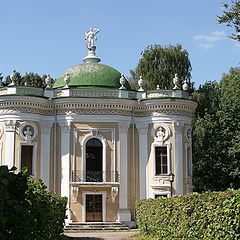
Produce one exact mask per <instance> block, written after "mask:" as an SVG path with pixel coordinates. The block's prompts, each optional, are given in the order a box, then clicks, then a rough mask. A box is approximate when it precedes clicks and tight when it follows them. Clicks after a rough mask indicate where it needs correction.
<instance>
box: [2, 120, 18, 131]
mask: <svg viewBox="0 0 240 240" xmlns="http://www.w3.org/2000/svg"><path fill="white" fill-rule="evenodd" d="M4 122H5V127H6V128H5V129H6V132H14V131H15V129H16V120H6V121H4Z"/></svg>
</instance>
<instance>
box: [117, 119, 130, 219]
mask: <svg viewBox="0 0 240 240" xmlns="http://www.w3.org/2000/svg"><path fill="white" fill-rule="evenodd" d="M129 125H130V124H129V123H128V122H120V123H118V129H119V151H118V159H119V164H120V189H119V210H118V221H119V222H129V221H131V213H130V212H129V210H128V184H129V183H128V141H127V140H128V128H129Z"/></svg>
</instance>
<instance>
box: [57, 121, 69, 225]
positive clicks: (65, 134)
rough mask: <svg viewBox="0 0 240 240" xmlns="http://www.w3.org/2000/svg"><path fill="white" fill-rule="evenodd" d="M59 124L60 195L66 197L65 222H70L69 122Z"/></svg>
mask: <svg viewBox="0 0 240 240" xmlns="http://www.w3.org/2000/svg"><path fill="white" fill-rule="evenodd" d="M59 125H60V127H61V196H62V197H67V198H68V203H67V211H66V215H67V219H66V222H70V221H71V213H70V209H69V201H70V199H69V198H70V186H69V182H70V122H60V123H59Z"/></svg>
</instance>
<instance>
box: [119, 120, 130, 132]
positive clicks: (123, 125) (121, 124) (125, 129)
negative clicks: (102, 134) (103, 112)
mask: <svg viewBox="0 0 240 240" xmlns="http://www.w3.org/2000/svg"><path fill="white" fill-rule="evenodd" d="M129 126H130V123H129V122H119V123H118V129H119V133H127V132H128V128H129Z"/></svg>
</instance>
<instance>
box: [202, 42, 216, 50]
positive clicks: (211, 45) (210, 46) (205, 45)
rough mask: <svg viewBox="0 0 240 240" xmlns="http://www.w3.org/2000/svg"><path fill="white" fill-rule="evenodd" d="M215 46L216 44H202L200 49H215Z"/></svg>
mask: <svg viewBox="0 0 240 240" xmlns="http://www.w3.org/2000/svg"><path fill="white" fill-rule="evenodd" d="M214 46H215V44H213V43H200V44H198V47H199V48H204V49H209V48H213V47H214Z"/></svg>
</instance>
